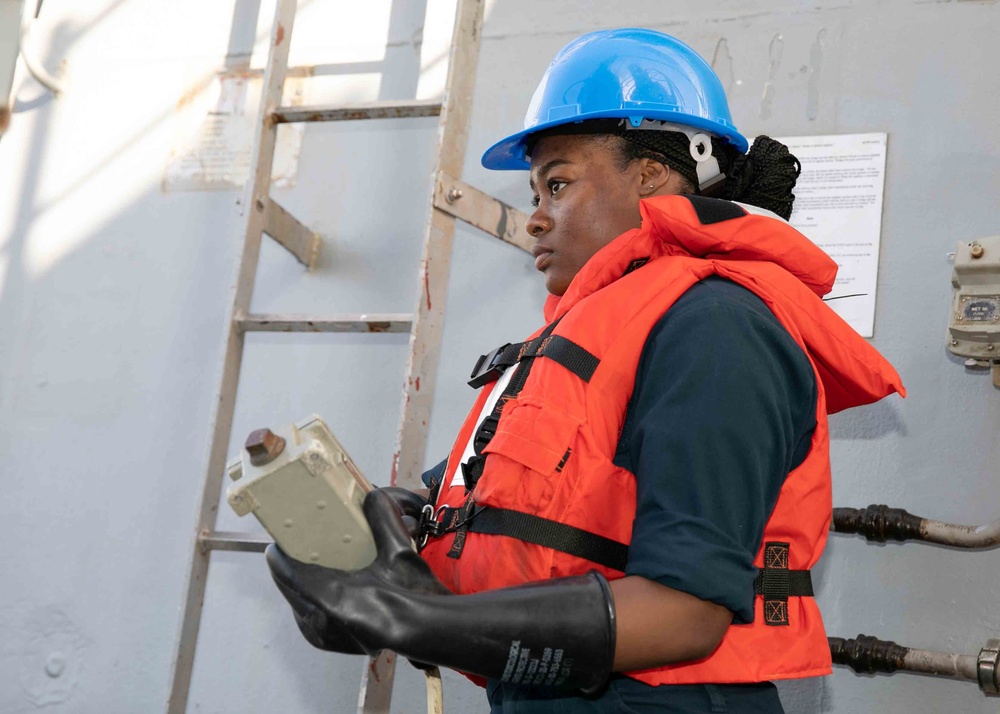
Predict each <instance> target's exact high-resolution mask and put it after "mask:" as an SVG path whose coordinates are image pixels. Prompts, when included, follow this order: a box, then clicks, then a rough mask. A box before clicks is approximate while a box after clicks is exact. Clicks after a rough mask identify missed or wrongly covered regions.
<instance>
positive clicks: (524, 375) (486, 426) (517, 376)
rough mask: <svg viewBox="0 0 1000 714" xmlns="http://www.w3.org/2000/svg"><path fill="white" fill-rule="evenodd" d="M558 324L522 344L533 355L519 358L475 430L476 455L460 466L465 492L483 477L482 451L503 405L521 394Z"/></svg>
mask: <svg viewBox="0 0 1000 714" xmlns="http://www.w3.org/2000/svg"><path fill="white" fill-rule="evenodd" d="M558 324H559V320H556V321H555V322H552V323H551V324H549V325H548V327H546V328H545V329H544V330H543V331H542V334H540V335H539V336H538V337H536V338H535V339H534V340H531V341H530V342H526V343H522V345H521V350H522V351H523V350H524V349H525V348H527V347H531V346H532V345H534V348H533V351H534V353H535V354H530V355H527V356H524V357H521V358H520V361H521V364H520V366H518V368H517V371H516V372H514V376H512V377H511V378H510V382H508V383H507V386H506V387H505V388H504V390H503V393H502V394H501V395H500V398H499V399H497V403H496V404H494V405H493V410H492V411H491V412H490V414H489V416H487V417H486V418H485V419H483V420H482V422H480V424H479V426H478V427H477V428H476V432H475V434H473V437H472V449H473V451H475V454H476V455H475V456H473V457H471V458H470V459H469V460H468V462H467V463H463V464H462V476H463V477H464V479H465V490H466V491H471V490H472V489H474V488H475V487H476V482H477V481H478V480H479V477H480V476H482V475H483V468H484V467H485V461H486V456H485V455H484V454H483V449H485V448H486V445H487V444H489V443H490V441H492V440H493V436H494V435H495V434H496V433H497V426H498V425H499V424H500V413H501V412H502V411H503V408H504V405H505V404H507V401H508V400H510V399H513V398H514V397H516V396H517V395H518V394H520V393H521V390H522V389H524V384H525V382H527V381H528V375H529V374H530V373H531V365H532V363H533V362H534V361H535V359H536V358H537V356H538V354H537V353H538V350H539V346H540V345H541V344H542V343H543V342H544V341H545V340H546V339H548V337H549V335H551V334H552V331H553V330H554V329H556V325H558ZM513 346H514V345H511V347H513Z"/></svg>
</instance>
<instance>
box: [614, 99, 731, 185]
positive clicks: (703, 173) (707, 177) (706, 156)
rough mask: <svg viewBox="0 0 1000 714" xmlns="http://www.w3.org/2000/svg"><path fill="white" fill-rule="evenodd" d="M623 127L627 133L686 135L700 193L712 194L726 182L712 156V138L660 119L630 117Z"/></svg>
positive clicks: (625, 120)
mask: <svg viewBox="0 0 1000 714" xmlns="http://www.w3.org/2000/svg"><path fill="white" fill-rule="evenodd" d="M637 120H638V121H637ZM621 125H622V126H623V127H624V129H625V131H626V132H629V131H636V130H641V131H676V132H680V133H681V134H684V136H686V137H687V138H688V141H689V142H690V144H689V145H688V150H689V151H690V152H691V158H692V159H694V161H695V169H696V170H697V172H698V192H699V193H706V192H707V193H712V190H713V189H715V188H717V187H719V186H720V185H721V184H722V182H723V181H724V180H725V178H726V176H725V174H723V173H722V169H720V168H719V160H718V159H717V158H715V157H714V156H713V155H712V137H711V136H709V135H708V134H706V133H704V132H700V131H697V130H696V129H692V128H691V127H689V126H684V125H683V124H672V123H670V122H667V121H659V120H658V119H642V118H638V117H629V118H628V119H623V120H622V124H621Z"/></svg>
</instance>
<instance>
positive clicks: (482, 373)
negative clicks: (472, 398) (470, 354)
mask: <svg viewBox="0 0 1000 714" xmlns="http://www.w3.org/2000/svg"><path fill="white" fill-rule="evenodd" d="M508 347H510V343H509V342H508V343H507V344H505V345H501V346H500V347H497V348H496V349H495V350H493V351H492V352H487V353H486V354H484V355H480V357H479V360H478V361H477V362H476V366H475V367H473V368H472V379H470V380H469V386H470V387H472V388H473V389H479V388H481V387H485V386H486V385H487V384H489V383H490V382H495V381H497V380H498V379H500V375H501V374H503V373H504V370H505V369H507V367H509V366H510V365H509V364H500V363H499V362H500V355H502V354H503V352H504V350H506V349H507V348H508Z"/></svg>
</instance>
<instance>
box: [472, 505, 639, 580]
mask: <svg viewBox="0 0 1000 714" xmlns="http://www.w3.org/2000/svg"><path fill="white" fill-rule="evenodd" d="M465 528H466V529H468V531H469V532H470V533H482V534H485V535H502V536H508V537H510V538H517V539H518V540H523V541H525V542H527V543H534V544H535V545H540V546H543V547H545V548H552V550H558V551H559V552H560V553H568V554H569V555H575V556H576V557H578V558H583V559H584V560H589V561H590V562H592V563H597V564H598V565H603V566H605V567H606V568H613V569H614V570H618V571H621V572H625V563H626V562H627V561H628V546H627V545H626V544H625V543H619V542H618V541H616V540H611V539H610V538H605V537H604V536H600V535H597V534H596V533H591V532H590V531H585V530H583V529H582V528H576V527H575V526H568V525H566V524H565V523H559V522H557V521H550V520H549V519H548V518H541V517H540V516H533V515H531V514H530V513H523V512H521V511H511V510H508V509H506V508H483V509H482V510H481V511H478V512H477V513H476V514H475V515H473V516H472V517H471V518H470V519H469V520H468V522H467V523H466V525H465ZM456 538H457V536H456Z"/></svg>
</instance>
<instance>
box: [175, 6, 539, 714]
mask: <svg viewBox="0 0 1000 714" xmlns="http://www.w3.org/2000/svg"><path fill="white" fill-rule="evenodd" d="M296 2H297V0H279V1H278V3H277V7H276V8H275V15H274V21H273V23H272V26H271V40H270V45H269V49H268V57H267V64H266V67H265V70H264V85H263V89H262V92H261V103H260V109H259V114H258V122H257V128H256V132H255V137H254V144H253V154H252V156H253V157H254V160H253V162H252V165H253V166H254V171H253V175H252V177H251V179H250V181H249V182H248V196H247V200H245V201H244V202H243V205H244V206H246V207H247V210H248V212H249V215H248V216H247V221H246V231H245V234H244V240H243V250H242V254H241V257H240V261H239V272H238V278H237V281H236V285H235V287H234V290H233V303H232V308H231V311H230V316H229V321H228V327H227V335H226V349H225V356H224V358H223V367H222V380H221V384H220V387H219V391H218V396H217V406H216V413H215V419H214V426H213V431H212V440H211V447H210V451H209V457H208V464H207V467H206V473H205V482H204V489H203V491H202V498H201V505H200V510H199V515H198V523H197V526H196V528H195V531H194V538H193V542H192V547H191V564H190V571H189V574H188V579H187V585H186V593H185V602H184V610H183V617H182V621H181V625H180V631H179V634H178V637H177V643H176V649H175V657H174V661H173V672H172V677H171V688H170V698H169V701H168V703H167V712H168V714H183V713H184V712H185V711H186V710H187V702H188V694H189V690H190V685H191V675H192V673H193V669H194V657H195V649H196V646H197V641H198V631H199V629H200V625H201V616H202V609H203V605H204V598H205V590H206V585H207V578H208V570H209V563H210V556H211V553H212V551H213V550H229V551H238V552H260V551H262V550H263V549H264V547H265V546H266V545H267V539H265V538H262V537H261V536H259V535H257V534H249V533H232V532H222V531H216V530H215V526H216V517H217V512H218V505H219V501H220V500H221V491H222V481H223V477H224V473H225V465H226V451H227V449H228V447H229V439H230V435H231V431H232V424H233V416H234V411H235V407H236V393H237V388H238V385H239V377H240V368H241V364H242V359H243V348H244V339H245V335H246V333H247V332H262V331H264V332H274V331H278V332H409V333H410V345H409V359H408V361H407V371H406V375H405V378H404V380H403V395H402V402H401V403H402V405H401V408H400V425H399V430H398V432H397V437H396V450H395V456H394V461H393V470H392V474H391V479H390V480H391V482H392V483H394V484H398V485H401V486H410V487H412V486H417V485H418V481H419V476H418V474H419V473H420V470H421V467H422V466H423V461H424V451H425V447H426V439H427V428H428V424H429V419H430V409H431V400H432V397H433V393H434V381H435V377H436V371H437V362H438V353H439V351H440V345H441V334H442V331H443V327H444V308H445V299H446V297H447V287H448V271H449V268H450V264H451V246H452V239H453V237H454V233H455V221H456V219H460V220H463V221H466V222H467V223H469V224H471V225H473V226H475V227H477V228H480V229H482V230H483V231H485V232H486V233H489V234H490V235H493V236H494V237H496V238H499V239H500V240H503V241H505V242H508V243H511V244H512V245H515V246H517V247H520V248H522V249H524V250H529V248H530V239H529V238H528V236H527V234H526V233H525V231H524V226H525V224H526V222H527V215H526V214H524V213H523V212H521V211H518V210H517V209H515V208H513V207H511V206H508V205H507V204H504V203H502V202H501V201H498V200H497V199H495V198H493V197H492V196H489V195H487V194H485V193H483V192H481V191H479V190H477V189H475V188H473V187H472V186H469V185H467V184H464V183H462V182H461V181H459V180H458V179H456V178H453V177H457V176H460V175H461V172H462V165H463V163H464V160H465V148H466V143H467V138H468V130H467V128H468V123H469V116H470V114H471V111H472V95H473V89H474V83H475V77H476V65H477V62H478V58H479V40H480V35H481V33H480V30H481V27H482V20H483V3H484V0H459V2H458V7H457V11H456V16H455V25H454V32H453V34H452V40H451V50H450V55H449V62H448V77H447V80H446V86H445V95H444V100H443V101H442V102H435V101H424V100H409V101H383V102H371V103H368V104H362V105H356V106H309V107H283V106H281V105H280V104H281V97H282V91H283V88H284V82H285V76H286V74H287V72H288V51H289V46H290V44H291V37H292V28H293V25H294V21H295V13H296ZM427 116H439V120H438V131H437V140H438V149H437V161H436V165H435V169H434V175H433V177H432V178H433V185H432V187H431V190H430V193H429V196H430V200H429V202H430V207H429V215H428V218H427V224H426V226H425V232H424V242H423V251H422V254H421V258H420V265H419V275H418V281H417V285H418V288H417V290H418V296H417V299H416V300H415V309H414V311H413V313H412V314H398V313H390V314H360V315H284V314H281V315H262V314H251V313H250V299H251V296H252V294H253V288H254V282H255V280H256V274H257V263H258V258H259V255H260V245H261V240H262V237H263V234H265V233H266V234H267V235H269V236H271V238H273V239H274V240H275V241H277V242H278V243H279V244H280V245H282V246H283V247H284V248H285V249H287V250H288V251H289V252H291V253H292V254H293V255H294V256H295V257H296V258H297V259H298V260H299V261H300V262H301V263H302V264H303V265H305V266H306V268H307V269H312V268H313V267H314V266H315V262H316V257H317V255H318V252H319V248H320V236H319V235H318V234H317V233H315V232H313V231H312V230H310V229H309V228H308V227H307V226H306V225H305V224H303V223H302V222H300V221H299V220H298V219H297V218H295V217H294V216H293V215H292V214H291V213H289V212H288V211H287V210H285V209H284V208H283V207H282V206H281V205H279V204H278V203H277V202H276V201H274V199H272V198H271V196H270V185H271V168H272V163H273V159H274V149H275V142H276V137H277V127H278V125H279V124H282V123H288V122H314V121H354V120H364V119H384V118H412V117H427ZM418 386H420V387H421V388H420V389H418V388H417V387H418ZM394 666H395V655H394V654H392V653H383V656H381V657H379V658H377V659H375V660H374V661H372V662H370V666H369V667H366V668H365V677H364V679H363V680H362V688H361V692H360V695H359V700H358V712H359V713H361V714H376V713H381V712H386V713H387V712H388V711H389V703H390V700H391V695H392V680H393V673H394ZM369 673H371V676H369Z"/></svg>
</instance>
